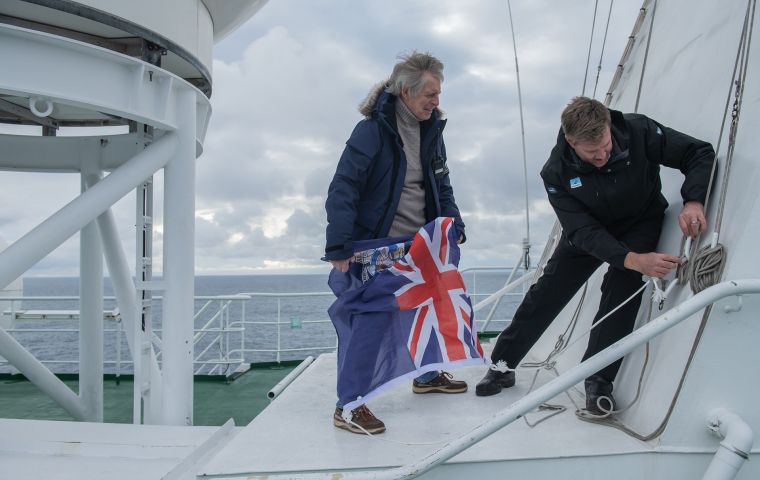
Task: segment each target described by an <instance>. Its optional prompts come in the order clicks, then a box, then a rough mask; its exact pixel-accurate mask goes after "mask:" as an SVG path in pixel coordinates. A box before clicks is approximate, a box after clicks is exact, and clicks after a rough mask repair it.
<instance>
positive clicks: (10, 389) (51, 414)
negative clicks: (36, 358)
mask: <svg viewBox="0 0 760 480" xmlns="http://www.w3.org/2000/svg"><path fill="white" fill-rule="evenodd" d="M297 363H298V362H295V363H290V362H289V363H282V364H279V365H256V366H254V367H253V368H251V370H249V371H248V372H246V373H244V374H243V375H241V376H239V377H238V378H236V379H234V380H232V381H228V380H227V379H226V378H225V377H223V376H215V377H202V376H198V377H195V382H194V395H193V396H194V398H193V402H194V403H193V406H194V412H193V416H194V418H193V423H194V425H199V426H216V425H222V424H224V422H226V421H227V420H229V419H230V418H234V419H235V425H236V426H239V427H240V426H245V425H247V424H248V422H250V421H251V420H252V419H253V418H254V417H255V416H256V415H258V414H259V412H261V411H262V410H263V409H264V408H265V407H266V406H267V405H268V404H269V399H268V398H267V392H268V391H269V390H270V389H271V388H272V387H273V386H275V385H276V384H277V383H278V382H279V381H280V380H282V379H283V378H284V377H285V376H286V375H287V374H288V373H290V372H291V371H292V370H293V368H294V367H295V365H296V364H297ZM59 378H61V380H63V382H64V383H65V384H66V385H68V386H69V388H71V389H72V391H74V392H77V391H78V387H79V382H78V380H77V376H76V375H59ZM132 383H133V382H132V377H131V376H124V375H122V376H121V379H120V380H119V381H118V382H117V380H116V378H115V376H113V375H107V376H106V378H105V379H104V381H103V420H104V421H105V422H107V423H132ZM0 417H2V418H19V419H20V418H26V419H34V420H74V418H73V417H72V416H71V415H69V414H68V413H67V412H66V411H65V410H64V409H63V408H61V407H60V406H58V404H57V403H55V402H54V401H53V400H52V399H51V398H50V397H48V396H47V395H45V394H44V393H42V392H41V391H40V390H39V389H38V388H37V387H36V386H35V385H34V384H32V383H31V382H29V381H28V380H27V379H26V378H25V377H24V376H22V375H10V374H2V375H0Z"/></svg>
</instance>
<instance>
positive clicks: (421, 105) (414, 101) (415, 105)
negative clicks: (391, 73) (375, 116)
mask: <svg viewBox="0 0 760 480" xmlns="http://www.w3.org/2000/svg"><path fill="white" fill-rule="evenodd" d="M422 78H423V81H424V82H425V86H424V87H422V90H420V92H419V93H418V94H417V96H414V97H413V96H411V95H410V94H409V89H408V88H405V89H404V90H403V91H402V92H401V100H403V102H404V104H405V105H406V106H407V108H409V110H411V112H412V113H413V114H414V116H415V117H417V120H419V121H421V122H422V121H424V120H427V119H429V118H430V116H431V115H432V114H433V110H434V109H435V107H437V106H438V104H439V103H440V102H439V100H438V97H439V95H440V94H441V82H439V81H438V79H437V78H435V77H434V76H433V75H432V74H430V73H429V72H425V73H424V74H423V76H422Z"/></svg>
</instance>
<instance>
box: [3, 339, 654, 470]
mask: <svg viewBox="0 0 760 480" xmlns="http://www.w3.org/2000/svg"><path fill="white" fill-rule="evenodd" d="M285 373H287V371H285V372H284V373H282V375H283V376H284V374H285ZM454 373H455V376H456V377H457V378H460V379H464V380H466V381H467V382H468V384H469V385H470V389H469V391H468V392H466V393H464V394H457V395H441V394H426V395H417V394H414V393H412V391H411V385H399V386H397V387H396V388H394V389H393V390H391V391H389V392H387V393H385V394H383V395H381V396H379V397H377V398H376V399H374V400H373V401H371V402H370V407H371V409H372V411H373V412H375V414H376V415H377V416H378V417H379V418H381V419H382V420H383V421H384V422H385V423H386V426H387V432H386V433H384V434H382V435H378V436H377V438H372V437H368V436H364V435H357V434H353V433H349V432H346V431H344V430H340V429H337V428H335V427H334V426H333V425H332V413H333V411H334V408H335V407H334V405H335V391H334V389H335V376H336V373H335V355H334V354H325V355H321V356H320V357H318V358H317V360H315V361H314V362H313V363H312V364H311V365H310V366H309V367H308V368H307V369H306V370H305V371H304V372H303V373H302V374H301V375H300V376H299V377H298V378H296V379H295V381H294V382H293V383H292V384H290V386H289V387H288V388H286V389H285V390H284V391H283V392H282V393H281V394H280V396H278V397H277V398H276V399H275V400H274V401H273V402H272V403H270V404H268V405H267V406H266V407H265V408H264V409H263V410H262V411H261V413H259V414H258V415H256V416H255V417H253V419H252V420H251V421H250V422H249V423H247V425H246V424H245V423H242V422H241V423H237V422H236V424H237V425H238V426H237V427H232V426H231V425H230V424H227V425H226V426H223V427H211V426H194V427H168V426H135V425H128V424H109V423H105V424H92V423H78V422H66V421H40V420H0V430H1V431H3V433H4V434H3V435H2V436H0V466H2V471H4V472H8V473H12V474H13V476H12V478H15V479H19V480H25V479H30V480H31V479H38V478H59V479H74V478H111V479H128V478H141V479H154V478H155V479H159V478H194V477H193V475H194V474H197V475H198V478H217V479H233V478H266V477H267V476H270V475H277V474H284V475H285V477H286V478H292V477H291V475H298V476H299V477H300V474H301V473H307V474H308V473H314V474H318V475H322V476H324V475H325V474H326V473H327V472H333V471H339V470H340V471H344V472H345V471H351V470H354V471H368V470H375V469H386V468H393V467H398V466H402V465H408V464H410V463H413V462H414V461H416V460H418V459H420V458H422V457H424V456H426V455H428V454H430V453H432V452H434V451H435V450H437V449H439V448H440V447H442V446H443V445H444V444H445V443H446V442H448V441H451V440H453V439H455V438H457V437H459V436H460V435H463V434H465V433H466V432H468V431H469V430H471V429H472V428H474V427H476V426H477V425H479V424H481V423H483V422H485V421H486V420H487V419H488V418H489V417H490V416H491V415H492V414H493V413H495V412H497V411H498V410H500V409H503V408H506V407H508V406H509V405H510V404H511V403H513V402H514V401H516V400H517V399H519V398H521V397H522V396H523V395H524V394H525V393H526V392H527V391H528V390H529V388H530V383H531V380H532V375H518V384H517V385H516V386H515V387H513V388H510V389H507V390H505V391H503V392H502V393H501V394H499V395H495V396H492V397H486V398H481V397H476V396H475V392H474V385H475V384H476V383H477V381H478V380H479V379H480V378H481V377H482V375H483V373H484V367H482V366H476V367H467V368H462V369H458V370H456V371H454ZM256 374H257V371H256V370H254V371H252V372H249V373H248V374H246V375H244V376H243V377H241V378H239V379H237V380H236V381H235V382H232V383H231V384H224V383H222V384H221V385H220V384H216V385H215V386H214V389H216V390H220V389H221V390H224V389H225V388H227V387H230V386H234V385H235V384H236V383H237V382H241V380H243V379H245V378H246V377H250V378H251V379H255V378H256V377H255V376H256ZM549 379H550V378H549V376H548V374H546V373H544V374H543V375H542V376H540V377H539V381H538V382H537V386H538V385H540V384H541V383H542V382H545V381H548V380H549ZM258 380H259V381H261V380H263V379H262V378H260V377H259V378H258ZM276 381H277V380H276V379H274V378H272V380H271V381H269V382H267V383H268V384H267V389H268V388H271V386H273V385H274V384H275V383H276ZM206 383H209V382H206ZM199 385H202V383H201V384H196V399H198V398H199V397H198V388H197V387H198V386H199ZM209 385H213V384H211V383H209ZM239 385H240V386H242V385H243V383H240V384H239ZM5 387H7V384H6V385H3V388H5ZM233 388H234V387H233ZM238 388H239V390H238V391H237V392H236V393H234V394H230V395H229V397H228V400H229V401H231V402H233V403H234V402H236V403H238V404H239V405H241V406H243V408H246V409H251V406H250V405H251V403H252V402H253V401H254V399H253V398H251V396H250V395H251V393H250V391H246V390H245V389H243V388H241V387H238ZM534 388H535V387H534ZM124 390H128V391H130V392H131V388H128V389H127V388H125V389H124ZM201 396H202V395H201ZM0 397H5V395H3V396H0ZM576 397H577V398H576V401H578V398H579V397H578V396H577V395H576ZM130 398H131V397H130ZM261 398H264V395H263V391H262V395H261ZM551 403H556V404H562V405H564V406H565V407H566V408H567V410H566V411H564V412H563V413H560V414H558V415H556V416H554V417H552V418H550V419H548V420H546V421H544V422H542V423H539V424H538V425H536V426H534V427H530V426H529V425H528V424H527V422H526V419H527V420H528V421H530V422H531V423H535V422H536V421H538V420H539V419H540V418H541V417H542V416H543V415H544V413H542V412H536V413H531V414H529V415H527V416H526V417H525V418H521V419H518V420H517V421H515V422H513V423H512V424H511V425H509V426H507V427H506V428H504V429H502V430H500V431H498V432H496V433H495V434H493V435H491V436H490V437H488V438H486V439H484V440H483V441H481V442H479V443H477V444H476V445H475V446H473V447H471V448H469V449H468V450H466V451H464V452H462V453H460V454H458V455H457V456H455V457H454V458H452V459H451V460H449V461H448V462H447V464H446V465H447V468H448V467H453V468H456V467H457V466H461V467H464V468H469V467H471V466H474V465H478V466H479V467H480V468H482V467H483V466H484V465H485V466H488V465H491V467H490V468H503V464H504V462H514V464H510V467H517V466H518V464H519V463H521V462H522V463H523V464H525V463H526V462H531V467H530V468H531V472H532V473H535V474H540V473H541V472H540V469H541V468H546V469H552V468H554V469H556V468H558V466H557V465H555V464H554V463H553V462H552V461H551V460H552V459H554V460H557V459H562V458H564V459H568V458H575V459H577V460H580V459H583V458H587V457H594V458H595V461H593V462H585V461H578V462H575V463H572V462H571V463H568V462H565V463H563V464H562V466H561V467H559V468H561V469H562V474H563V475H560V476H559V477H557V476H556V475H554V476H553V478H581V477H582V476H583V475H588V474H589V472H590V470H589V469H591V470H595V469H599V472H597V473H602V472H603V471H604V469H609V468H610V465H611V464H610V463H608V462H611V461H614V460H613V459H615V458H620V456H621V455H631V454H633V455H636V454H638V453H643V452H652V451H653V450H654V449H656V444H655V443H646V442H641V441H639V440H636V439H634V438H632V437H630V436H628V435H626V434H625V433H623V432H621V431H620V430H617V429H614V428H610V427H606V426H602V425H596V424H591V423H587V422H583V421H580V420H578V419H577V418H576V416H575V413H574V412H575V406H574V405H573V403H572V401H571V400H570V399H569V398H568V396H567V395H564V394H563V395H560V396H558V397H557V398H555V399H554V400H553V401H552V402H551ZM206 409H209V410H211V409H216V410H223V411H227V412H228V413H227V414H225V415H224V416H226V417H227V418H229V417H232V416H234V415H229V410H226V409H225V407H224V403H218V402H213V401H211V402H209V403H206V404H204V403H202V402H196V405H195V411H196V415H197V420H200V418H203V417H202V416H201V415H198V414H199V413H200V412H201V411H202V410H206ZM124 413H125V414H126V415H130V408H129V407H126V406H125V407H124ZM197 424H198V422H197ZM242 425H246V426H244V427H243V426H242ZM605 459H607V460H605ZM535 460H540V461H539V462H535ZM547 460H549V461H547ZM499 465H502V467H499ZM537 465H539V466H541V467H540V468H539V469H538V470H536V466H537ZM486 468H488V467H486ZM574 469H577V471H576V470H574ZM510 471H513V472H515V471H520V469H519V468H518V469H517V470H512V469H510ZM296 472H299V473H296ZM432 473H435V471H434V472H432ZM481 473H483V472H481ZM629 473H631V472H629ZM640 473H641V472H636V474H635V475H634V476H621V477H619V478H641V477H639V476H636V475H639V474H640ZM460 474H461V472H460ZM188 475H189V476H188ZM485 475H486V476H485V477H483V478H488V477H489V474H488V473H485ZM325 478H329V477H325ZM426 478H427V477H426ZM433 478H435V476H434V477H433ZM442 478H443V477H442ZM447 478H448V477H447ZM451 478H458V477H456V476H454V477H451ZM536 478H538V477H536Z"/></svg>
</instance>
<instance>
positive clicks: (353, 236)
mask: <svg viewBox="0 0 760 480" xmlns="http://www.w3.org/2000/svg"><path fill="white" fill-rule="evenodd" d="M396 101H397V97H396V96H394V95H391V94H389V93H386V92H385V91H380V92H379V95H378V97H377V100H376V102H375V103H374V108H372V109H371V114H370V116H369V117H368V118H365V119H364V120H362V121H360V122H359V123H358V124H357V125H356V127H355V128H354V131H353V132H352V133H351V137H350V138H349V139H348V141H347V142H346V148H345V149H344V150H343V154H342V155H341V157H340V161H339V162H338V167H337V170H336V171H335V175H334V177H333V180H332V182H331V183H330V188H329V190H328V193H327V201H326V202H325V209H326V210H327V242H326V247H325V260H342V259H346V258H349V257H351V256H352V255H353V254H354V251H353V242H354V241H356V240H368V239H374V238H383V237H387V236H388V232H389V231H390V228H391V224H392V223H393V218H394V216H395V215H396V209H397V208H398V202H399V199H400V198H401V191H402V187H403V186H404V177H405V175H406V155H405V154H404V148H403V145H402V140H401V136H400V135H399V133H398V128H397V126H396V105H395V102H396ZM445 126H446V120H444V119H441V114H440V111H439V110H438V109H436V110H434V111H433V114H432V116H431V117H430V119H428V120H426V121H424V122H421V123H420V141H421V145H420V161H421V164H422V170H423V176H424V188H425V218H426V222H429V221H431V220H433V219H435V218H436V217H441V216H444V217H454V219H455V220H454V224H455V226H456V228H457V230H458V232H459V233H460V234H461V235H464V223H463V222H462V218H461V216H460V214H459V209H458V208H457V205H456V202H455V200H454V191H453V189H452V188H451V184H450V183H449V171H448V168H447V167H446V146H445V145H444V142H443V128H444V127H445Z"/></svg>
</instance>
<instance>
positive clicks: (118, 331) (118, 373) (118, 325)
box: [116, 316, 124, 379]
mask: <svg viewBox="0 0 760 480" xmlns="http://www.w3.org/2000/svg"><path fill="white" fill-rule="evenodd" d="M122 328H124V327H123V325H122V323H121V316H120V317H119V321H118V322H116V378H117V379H118V378H119V377H120V376H121V330H122Z"/></svg>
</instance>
